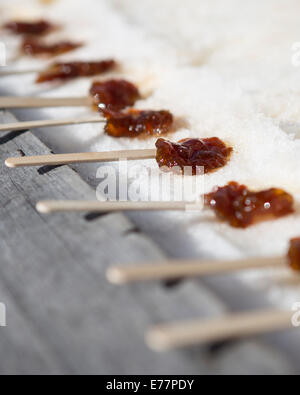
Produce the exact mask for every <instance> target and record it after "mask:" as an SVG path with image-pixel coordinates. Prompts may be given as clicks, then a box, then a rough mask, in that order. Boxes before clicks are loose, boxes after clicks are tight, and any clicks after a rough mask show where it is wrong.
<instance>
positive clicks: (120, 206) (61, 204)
mask: <svg viewBox="0 0 300 395" xmlns="http://www.w3.org/2000/svg"><path fill="white" fill-rule="evenodd" d="M186 207H187V204H186V203H184V202H131V201H128V202H120V201H117V202H99V201H76V200H75V201H72V200H66V201H59V200H57V201H56V200H52V201H51V200H49V201H47V200H45V201H41V202H38V203H37V206H36V209H37V211H39V212H40V213H43V214H50V213H55V212H65V211H91V212H111V211H152V210H174V211H177V210H178V211H180V210H185V209H186Z"/></svg>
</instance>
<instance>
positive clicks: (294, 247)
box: [288, 237, 300, 271]
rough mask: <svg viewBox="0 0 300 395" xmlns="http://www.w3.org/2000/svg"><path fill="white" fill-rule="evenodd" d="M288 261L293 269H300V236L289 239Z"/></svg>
mask: <svg viewBox="0 0 300 395" xmlns="http://www.w3.org/2000/svg"><path fill="white" fill-rule="evenodd" d="M288 261H289V265H290V267H291V268H292V269H293V270H296V271H300V237H296V238H294V239H292V240H291V241H290V248H289V251H288Z"/></svg>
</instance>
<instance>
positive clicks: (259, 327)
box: [146, 310, 293, 351]
mask: <svg viewBox="0 0 300 395" xmlns="http://www.w3.org/2000/svg"><path fill="white" fill-rule="evenodd" d="M292 314H293V312H291V311H280V310H278V311H276V310H271V311H269V310H267V311H254V312H248V313H242V314H230V315H227V316H225V317H222V318H215V319H206V320H195V321H183V322H178V323H173V324H166V325H158V326H156V327H154V328H152V329H150V331H149V332H148V333H147V334H146V343H147V344H148V346H149V347H150V348H152V349H153V350H155V351H166V350H170V349H173V348H178V347H186V346H192V345H197V344H203V343H208V342H216V341H223V340H228V339H232V338H242V337H249V336H253V335H259V334H263V333H268V332H274V331H278V330H283V329H291V328H292V327H293V326H292V321H291V319H292Z"/></svg>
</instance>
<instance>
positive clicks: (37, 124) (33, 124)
mask: <svg viewBox="0 0 300 395" xmlns="http://www.w3.org/2000/svg"><path fill="white" fill-rule="evenodd" d="M103 122H106V121H105V119H103V118H100V117H99V116H94V117H91V116H90V117H86V118H78V119H55V120H46V121H29V122H16V123H8V124H4V125H0V132H8V131H10V130H27V129H37V128H44V127H53V126H66V125H81V124H84V123H103Z"/></svg>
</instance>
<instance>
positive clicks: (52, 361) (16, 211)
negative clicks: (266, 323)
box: [0, 112, 299, 374]
mask: <svg viewBox="0 0 300 395" xmlns="http://www.w3.org/2000/svg"><path fill="white" fill-rule="evenodd" d="M14 120H15V118H14V117H13V116H12V115H11V114H10V113H7V112H0V122H1V123H4V122H9V121H14ZM49 152H50V150H49V148H47V147H46V146H45V145H44V144H43V143H42V142H41V141H40V140H39V139H38V138H36V137H35V136H34V135H33V134H31V133H30V132H29V131H25V132H8V133H6V134H3V135H1V136H0V160H1V162H0V172H1V185H0V262H1V264H0V302H3V303H5V305H6V308H7V326H6V327H2V328H0V349H1V356H0V373H2V374H5V373H8V374H53V373H58V374H85V373H87V374H205V373H220V374H226V373H248V374H251V373H266V374H267V373H270V374H276V373H293V372H295V368H294V366H293V363H292V361H290V360H289V358H288V357H287V356H286V355H284V353H282V352H281V351H280V350H279V349H276V348H275V347H274V346H273V345H272V346H271V345H268V344H267V343H265V342H264V339H258V340H252V341H250V340H249V341H236V342H232V343H227V344H225V345H217V346H216V345H212V346H209V347H208V346H207V347H194V348H190V349H183V350H175V351H171V352H167V353H161V354H160V353H155V352H152V351H150V350H149V349H148V348H147V347H146V346H145V344H144V332H145V331H146V330H147V329H148V328H149V326H151V325H152V324H156V323H160V322H167V321H171V320H175V319H183V318H195V317H205V316H213V315H217V314H222V313H224V312H225V311H226V308H227V307H226V306H225V305H224V304H223V303H222V302H221V300H220V299H219V298H218V297H217V296H216V295H215V293H214V292H213V291H212V290H210V289H209V288H208V287H207V286H205V285H204V284H203V283H201V282H200V281H186V282H182V283H180V284H177V285H174V286H170V285H167V284H162V283H151V284H146V285H145V284H143V285H131V286H124V287H117V286H113V285H110V284H108V282H107V281H106V279H105V269H106V268H107V266H108V265H110V264H113V263H122V262H126V263H128V262H142V261H145V260H159V259H162V258H164V257H165V256H166V252H165V251H164V250H163V249H162V248H161V247H158V245H157V243H155V242H154V241H152V240H151V238H150V237H149V235H147V234H145V233H144V232H143V230H141V229H138V228H137V227H136V225H135V224H133V223H132V222H131V221H130V220H129V219H128V217H125V216H124V215H122V214H107V215H98V216H95V215H92V214H91V215H84V214H55V215H50V216H43V215H40V214H38V213H37V212H36V210H35V204H36V202H37V201H38V200H40V199H46V198H64V199H67V198H70V199H77V198H78V199H80V198H91V199H94V198H95V191H94V189H93V188H92V187H91V186H89V185H88V184H87V183H86V182H85V181H84V180H83V179H82V178H81V177H80V175H79V174H78V173H77V172H76V171H74V170H73V169H71V168H70V167H67V166H63V167H57V168H38V169H37V168H25V169H22V168H20V169H8V168H6V167H5V166H4V160H5V159H6V158H7V157H9V156H14V155H24V154H25V155H33V154H46V153H49ZM296 370H297V369H296ZM298 370H299V369H298Z"/></svg>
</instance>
